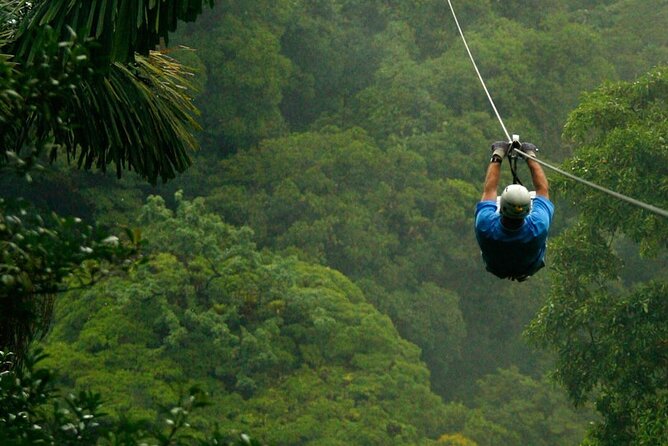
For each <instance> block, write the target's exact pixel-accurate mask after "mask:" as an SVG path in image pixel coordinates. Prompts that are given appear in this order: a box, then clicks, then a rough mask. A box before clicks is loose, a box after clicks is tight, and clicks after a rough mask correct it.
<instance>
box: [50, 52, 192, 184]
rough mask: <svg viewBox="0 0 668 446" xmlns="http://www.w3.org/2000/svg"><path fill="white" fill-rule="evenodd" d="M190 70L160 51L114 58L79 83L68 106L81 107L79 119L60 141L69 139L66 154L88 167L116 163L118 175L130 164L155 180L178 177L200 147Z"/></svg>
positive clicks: (130, 166)
mask: <svg viewBox="0 0 668 446" xmlns="http://www.w3.org/2000/svg"><path fill="white" fill-rule="evenodd" d="M188 75H189V73H188V72H187V71H186V70H185V69H184V68H183V67H182V66H181V65H180V64H179V63H178V62H176V61H175V60H173V59H171V58H169V57H168V56H166V55H164V54H162V53H160V52H156V51H152V52H150V54H149V56H148V57H143V56H137V61H136V63H135V64H132V65H129V66H128V65H125V64H121V63H116V64H114V65H112V67H111V70H110V71H109V73H108V75H107V76H104V77H102V76H93V77H92V78H90V79H87V80H86V81H85V82H82V83H81V85H78V86H77V87H76V88H75V90H74V91H73V95H72V98H71V100H70V103H69V104H68V107H70V108H71V109H72V110H73V111H74V110H77V111H78V112H77V114H76V121H73V122H71V123H70V126H69V127H70V129H69V130H67V131H65V132H64V133H60V134H56V135H55V137H56V140H58V141H66V144H65V150H66V151H67V156H68V158H75V159H76V161H77V163H78V165H79V167H83V168H85V169H89V168H91V167H93V166H95V167H97V168H99V169H101V170H103V171H104V170H106V168H107V165H108V164H110V163H112V162H113V163H114V164H115V167H116V172H117V175H118V176H119V177H120V175H121V172H122V170H125V169H128V170H135V171H136V172H138V173H139V174H141V175H142V176H143V177H145V178H146V179H148V181H150V182H151V183H153V184H155V182H156V181H157V178H158V177H160V178H161V179H162V180H163V181H166V180H168V179H171V178H174V177H175V176H176V174H177V173H179V172H183V171H184V170H185V169H186V168H187V167H188V166H189V165H190V156H189V154H190V152H191V151H193V150H195V149H196V148H197V141H196V139H195V137H194V136H193V132H194V131H195V130H198V129H199V126H198V124H197V121H196V120H195V116H196V114H197V109H196V108H195V106H194V105H193V103H192V100H191V98H190V96H189V95H188V93H187V88H188V84H187V79H186V76H188ZM53 157H55V153H54V154H53Z"/></svg>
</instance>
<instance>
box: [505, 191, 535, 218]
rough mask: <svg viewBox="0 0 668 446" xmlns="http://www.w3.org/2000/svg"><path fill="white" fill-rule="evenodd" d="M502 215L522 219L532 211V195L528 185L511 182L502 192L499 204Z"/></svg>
mask: <svg viewBox="0 0 668 446" xmlns="http://www.w3.org/2000/svg"><path fill="white" fill-rule="evenodd" d="M499 212H501V215H503V216H504V217H507V218H513V219H517V220H521V219H523V218H524V217H526V216H527V215H529V212H531V195H530V194H529V191H528V190H527V188H526V187H524V186H522V185H520V184H511V185H509V186H507V187H506V189H505V190H504V191H503V193H502V194H501V203H500V206H499Z"/></svg>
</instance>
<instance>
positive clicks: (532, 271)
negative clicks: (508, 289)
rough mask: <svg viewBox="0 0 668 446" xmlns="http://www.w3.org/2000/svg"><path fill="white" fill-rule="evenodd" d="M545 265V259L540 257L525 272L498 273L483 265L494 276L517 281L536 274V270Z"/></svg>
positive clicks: (522, 280)
mask: <svg viewBox="0 0 668 446" xmlns="http://www.w3.org/2000/svg"><path fill="white" fill-rule="evenodd" d="M544 266H545V260H544V259H540V260H539V261H538V262H537V263H536V264H535V265H534V266H533V267H531V268H530V269H529V270H528V271H527V272H513V273H511V274H508V273H499V272H497V271H494V270H492V269H490V268H489V266H487V265H485V269H486V270H487V271H489V272H490V273H492V274H494V275H495V276H496V277H498V278H500V279H509V280H516V281H518V282H524V281H525V280H527V279H528V278H529V277H531V276H533V275H534V274H536V273H537V272H538V271H540V270H541V269H542V268H543V267H544Z"/></svg>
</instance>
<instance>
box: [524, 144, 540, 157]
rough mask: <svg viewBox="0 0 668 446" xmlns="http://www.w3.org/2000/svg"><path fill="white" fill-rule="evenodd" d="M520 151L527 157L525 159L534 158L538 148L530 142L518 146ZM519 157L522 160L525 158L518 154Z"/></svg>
mask: <svg viewBox="0 0 668 446" xmlns="http://www.w3.org/2000/svg"><path fill="white" fill-rule="evenodd" d="M520 150H521V151H522V152H524V153H525V154H526V155H527V157H529V158H535V157H536V152H538V147H536V146H535V145H534V144H531V143H530V142H523V143H522V146H520ZM520 156H521V157H522V158H525V156H524V155H521V154H520Z"/></svg>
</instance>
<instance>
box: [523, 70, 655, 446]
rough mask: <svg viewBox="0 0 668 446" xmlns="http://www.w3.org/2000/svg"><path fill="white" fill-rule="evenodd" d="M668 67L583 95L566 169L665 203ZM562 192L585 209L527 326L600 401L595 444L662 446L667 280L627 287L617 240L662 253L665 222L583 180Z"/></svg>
mask: <svg viewBox="0 0 668 446" xmlns="http://www.w3.org/2000/svg"><path fill="white" fill-rule="evenodd" d="M664 71H665V69H664V68H658V69H656V70H654V71H652V72H650V73H648V74H647V75H646V76H643V77H642V78H640V79H638V80H637V81H636V82H633V83H617V84H610V85H606V86H604V87H602V88H600V89H599V90H597V91H596V92H594V93H592V94H590V95H588V96H587V97H585V99H584V101H583V103H582V104H581V105H580V106H579V107H578V109H576V110H575V111H574V112H573V114H572V115H571V116H570V118H569V121H568V125H567V127H566V132H567V134H568V135H569V136H571V137H572V138H574V140H575V141H576V143H577V144H578V145H579V147H578V149H577V151H576V153H575V156H574V157H573V159H572V160H569V161H568V163H567V167H568V168H570V169H571V170H572V171H574V172H575V173H576V174H577V175H580V176H584V177H586V178H588V179H590V180H591V181H594V182H597V183H599V184H603V185H606V186H608V187H611V188H613V189H615V190H618V191H620V192H622V193H625V194H628V195H631V196H635V197H638V198H640V199H644V200H647V201H653V202H654V203H656V204H658V205H659V206H661V205H663V206H664V207H665V205H666V203H665V202H661V200H662V199H663V195H662V194H657V193H656V190H657V185H658V189H660V188H661V187H662V186H661V184H662V183H661V182H662V178H663V176H664V172H663V167H662V166H663V162H662V159H663V158H665V154H666V153H667V152H666V150H665V148H666V145H665V141H663V138H664V135H665V133H666V129H665V125H664V124H663V123H665V122H666V110H667V109H666V105H665V104H666V98H668V89H666V85H667V84H666V79H665V74H664ZM562 193H563V194H564V195H565V196H566V198H567V199H569V200H571V201H572V202H573V204H574V206H576V208H577V209H580V210H581V213H580V214H579V219H578V220H579V221H578V224H577V225H575V226H574V227H573V228H571V229H569V230H568V231H566V232H565V233H564V235H563V236H562V237H561V239H560V240H559V242H558V245H557V246H555V248H556V249H555V250H554V251H553V252H555V257H554V259H555V264H556V268H555V272H557V276H556V279H557V280H556V281H555V284H554V286H553V290H552V293H551V297H550V300H549V301H548V303H547V305H546V306H545V307H544V308H543V309H542V310H541V311H540V312H539V314H538V316H537V318H536V319H535V320H534V322H533V323H532V325H531V327H530V333H531V335H532V336H533V337H534V339H535V340H536V341H537V342H539V343H540V344H542V345H544V346H547V347H549V348H551V349H553V350H554V351H555V352H556V354H557V364H556V365H557V372H556V376H557V378H558V379H559V380H560V381H561V382H562V383H563V384H564V385H565V386H566V388H567V390H568V393H569V396H570V397H571V398H572V399H573V401H575V402H576V403H582V402H583V401H586V400H588V399H594V400H595V401H596V408H597V410H598V411H599V412H600V413H601V415H602V416H603V420H602V421H601V422H600V423H598V424H596V425H595V426H594V428H593V429H592V431H591V433H590V440H589V441H590V444H593V445H619V444H634V445H635V444H644V443H643V442H646V441H647V442H648V443H649V444H660V443H661V440H660V439H662V438H665V435H666V425H665V423H661V422H657V419H656V418H654V416H655V415H656V414H660V413H662V411H664V409H663V407H664V405H665V392H666V389H667V387H666V386H667V383H666V380H665V356H666V345H665V339H666V337H667V336H668V332H666V327H668V323H667V322H668V321H667V317H668V307H666V299H665V297H666V283H665V280H664V278H663V277H662V276H661V275H660V274H659V275H657V277H656V280H653V281H647V282H644V283H639V284H635V285H633V286H632V287H629V288H626V287H625V285H624V283H623V282H622V281H621V280H619V276H620V274H621V269H622V268H623V263H622V259H621V258H620V257H619V255H618V253H617V252H615V250H614V247H615V246H616V244H615V243H613V242H614V240H615V238H616V237H617V235H618V234H624V235H625V236H626V237H628V238H630V239H632V240H634V241H636V242H638V243H639V246H640V252H641V254H644V255H645V256H648V255H652V254H658V253H661V252H665V248H666V245H665V234H666V229H668V225H666V222H665V221H664V220H662V219H661V218H660V217H658V216H655V215H652V214H650V213H648V212H647V211H645V210H642V209H638V208H632V207H631V206H629V205H627V204H622V203H620V202H616V201H614V200H610V199H608V198H603V197H601V195H598V194H597V193H595V192H593V191H585V190H583V189H582V188H580V187H574V188H569V189H567V190H563V191H562ZM657 200H658V203H657ZM627 274H628V273H627Z"/></svg>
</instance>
